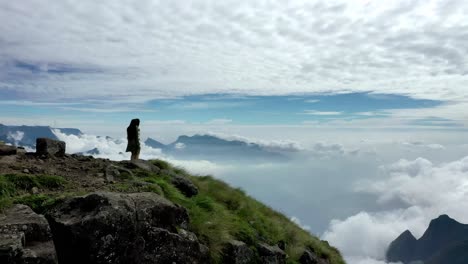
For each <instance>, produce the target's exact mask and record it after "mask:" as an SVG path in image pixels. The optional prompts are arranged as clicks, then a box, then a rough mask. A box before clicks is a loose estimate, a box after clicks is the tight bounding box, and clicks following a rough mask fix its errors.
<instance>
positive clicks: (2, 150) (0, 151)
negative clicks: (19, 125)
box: [0, 143, 18, 156]
mask: <svg viewBox="0 0 468 264" xmlns="http://www.w3.org/2000/svg"><path fill="white" fill-rule="evenodd" d="M17 151H18V150H17V148H16V147H14V146H8V145H4V144H1V143H0V156H8V155H16V153H17Z"/></svg>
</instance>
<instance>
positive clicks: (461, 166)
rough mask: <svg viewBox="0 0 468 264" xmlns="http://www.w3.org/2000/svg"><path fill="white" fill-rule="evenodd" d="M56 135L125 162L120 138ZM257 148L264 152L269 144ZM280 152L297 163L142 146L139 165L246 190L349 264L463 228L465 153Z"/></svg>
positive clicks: (328, 147)
mask: <svg viewBox="0 0 468 264" xmlns="http://www.w3.org/2000/svg"><path fill="white" fill-rule="evenodd" d="M54 133H55V134H56V135H57V137H58V138H59V139H60V140H63V141H65V142H66V143H67V152H69V153H77V152H86V151H88V150H91V149H94V148H97V149H98V150H99V154H97V155H95V157H99V158H109V159H112V160H123V159H129V158H130V154H129V153H126V152H125V148H126V145H127V141H126V139H124V138H122V139H112V138H109V137H99V136H94V135H88V134H83V135H80V136H75V135H66V134H63V133H61V132H60V131H59V130H55V131H54ZM225 138H229V137H227V136H225ZM232 139H237V140H239V139H241V138H240V137H238V136H233V138H232ZM245 141H247V142H249V141H250V142H252V141H253V140H247V139H245ZM262 144H263V145H265V146H267V145H269V143H268V142H267V141H264V142H263V143H262ZM271 145H272V146H278V143H272V144H271ZM279 146H281V147H283V148H284V147H285V146H286V147H288V146H290V148H291V149H295V151H294V152H295V153H297V152H298V151H300V152H301V153H303V155H296V156H295V159H294V160H292V161H289V162H287V163H285V164H281V163H273V162H272V163H268V162H265V163H261V164H258V163H257V164H232V163H229V162H219V161H216V162H214V161H210V160H181V159H177V158H176V157H172V156H168V155H165V154H164V153H162V152H161V150H159V149H154V148H151V147H149V146H146V145H144V144H143V145H142V150H141V158H143V159H153V158H162V159H166V160H168V161H170V162H172V163H173V164H175V165H177V166H182V167H184V168H187V169H188V170H190V171H191V172H193V173H195V174H201V175H206V174H211V175H214V176H216V177H218V178H221V179H223V180H226V181H227V182H229V183H230V184H233V185H235V186H237V187H241V188H243V189H245V190H246V191H247V192H248V193H249V194H251V195H252V196H253V197H255V198H257V199H259V200H261V201H263V202H265V203H267V204H268V205H270V206H272V207H273V208H275V209H277V210H279V211H282V212H283V213H285V214H287V215H289V216H290V217H291V220H292V221H294V222H295V223H297V224H298V225H300V226H301V227H303V228H304V229H305V230H308V231H310V232H312V233H314V234H316V235H318V236H321V238H322V239H324V240H328V241H329V242H330V243H331V244H332V245H334V246H336V247H337V248H339V249H340V251H341V252H342V254H343V255H344V256H345V258H346V260H347V262H348V263H350V264H383V263H386V262H385V261H384V260H385V251H386V249H387V247H388V245H389V243H390V242H391V241H392V240H394V239H395V238H396V237H397V236H398V235H399V234H401V233H402V232H403V231H405V230H407V229H409V230H410V231H411V232H412V233H413V234H414V235H415V236H416V237H417V238H418V237H420V236H421V235H422V234H423V232H424V231H425V229H426V228H427V226H428V224H429V222H430V220H431V219H433V218H436V217H437V216H439V215H440V214H448V215H449V216H451V217H452V218H454V219H456V220H458V221H460V222H465V223H468V212H467V211H466V208H467V207H468V156H464V155H461V153H468V152H466V151H468V145H458V146H457V148H458V152H457V151H452V152H451V153H457V155H447V157H450V159H452V160H445V161H444V158H443V156H444V153H445V152H446V151H450V148H451V147H450V146H444V145H441V144H436V143H424V142H407V141H402V142H399V143H398V144H395V143H394V142H393V143H392V144H391V146H392V148H388V149H392V150H393V151H394V152H395V151H396V152H397V153H399V154H400V155H401V156H403V157H405V158H402V159H399V160H396V161H395V160H394V161H393V162H391V161H390V160H392V159H394V158H393V157H395V155H396V154H395V153H393V154H391V155H390V154H389V155H384V154H383V153H380V152H382V151H384V150H385V149H386V148H385V147H382V146H381V147H378V146H372V144H370V145H369V144H368V145H367V147H364V143H363V146H362V147H361V148H355V147H354V148H347V147H345V146H343V145H341V144H338V143H325V142H317V143H315V144H313V145H311V146H310V147H308V148H304V147H303V146H299V145H297V144H296V143H294V144H293V143H285V144H283V145H279ZM291 146H292V147H291ZM379 149H382V151H380V152H379V151H378V150H379ZM447 153H448V152H447ZM420 156H427V157H430V158H422V157H420ZM454 156H456V157H458V158H453V157H454Z"/></svg>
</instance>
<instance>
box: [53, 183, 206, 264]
mask: <svg viewBox="0 0 468 264" xmlns="http://www.w3.org/2000/svg"><path fill="white" fill-rule="evenodd" d="M47 217H48V219H49V222H50V226H51V229H52V233H53V236H54V242H55V244H56V246H57V252H58V258H59V261H60V263H70V264H78V263H89V264H101V263H115V264H118V263H142V264H145V263H148V264H149V263H206V261H207V258H208V252H207V250H206V247H205V246H203V245H201V244H200V243H199V242H198V239H197V238H196V236H195V235H193V234H191V233H190V234H191V235H187V234H188V233H189V232H188V231H185V230H184V229H186V228H187V226H188V221H189V219H188V214H187V211H186V210H185V208H183V207H181V206H178V205H175V204H173V203H171V202H170V201H168V200H166V199H164V198H163V197H161V196H159V195H157V194H154V193H133V194H119V193H105V192H103V193H93V194H89V195H87V196H83V197H75V198H71V199H68V200H66V201H65V202H64V203H62V204H61V205H59V206H58V207H57V208H55V209H54V210H53V211H51V212H50V213H49V214H48V215H47Z"/></svg>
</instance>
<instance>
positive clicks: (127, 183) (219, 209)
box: [0, 160, 344, 264]
mask: <svg viewBox="0 0 468 264" xmlns="http://www.w3.org/2000/svg"><path fill="white" fill-rule="evenodd" d="M152 162H153V164H155V165H156V166H158V167H159V168H161V169H163V171H165V172H167V173H166V174H167V175H166V174H164V173H163V174H158V175H156V174H152V173H149V172H147V171H143V170H138V169H137V170H133V174H134V176H133V177H132V176H131V175H123V176H122V177H121V178H119V179H117V182H116V183H114V184H109V185H106V187H105V189H103V191H117V192H155V193H157V194H159V195H162V196H164V197H165V198H167V199H168V200H171V201H172V202H174V203H177V204H180V205H182V206H184V207H185V208H187V210H188V212H189V215H190V231H192V232H194V233H195V234H197V236H198V238H199V239H200V240H201V241H202V242H203V243H204V244H206V245H207V246H208V247H209V248H210V254H211V258H212V261H213V262H214V263H221V259H222V249H223V245H224V244H225V243H226V242H227V241H229V240H232V239H236V240H240V241H243V242H245V243H246V244H247V245H249V246H250V247H251V248H252V250H254V252H256V249H255V245H257V244H258V243H259V242H264V243H267V244H271V245H274V244H277V243H278V242H280V241H282V242H285V244H286V250H285V251H286V253H287V254H288V256H289V258H288V263H298V262H297V261H298V259H299V257H300V256H301V254H302V253H303V252H304V249H305V248H307V247H311V248H313V249H314V251H315V252H316V253H317V254H318V255H319V256H323V257H326V258H327V259H329V260H330V263H332V264H342V263H344V261H343V259H342V257H341V255H340V253H339V252H338V251H337V250H336V249H335V248H333V247H330V246H329V245H328V243H326V242H324V241H320V240H319V239H318V238H316V237H314V236H312V235H310V234H309V233H308V232H306V231H305V230H303V229H301V228H300V227H299V226H297V225H296V224H294V223H293V222H291V221H290V220H289V219H288V218H287V217H286V216H284V215H283V214H281V213H279V212H276V211H274V210H272V209H271V208H269V207H267V206H265V205H264V204H262V203H260V202H258V201H257V200H255V199H253V198H251V197H249V196H248V195H246V194H245V193H244V192H243V191H242V190H241V189H238V188H232V187H231V186H229V185H228V184H226V183H224V182H222V181H220V180H217V179H215V178H213V177H211V176H193V175H190V174H189V173H187V172H186V171H185V170H183V169H180V168H177V167H173V166H172V165H171V164H169V163H167V162H165V161H162V160H153V161H152ZM173 173H176V174H179V175H184V176H185V177H188V178H189V179H190V180H191V181H192V182H193V183H194V184H195V185H196V186H197V187H198V188H199V194H198V195H196V196H194V197H191V198H187V197H185V196H184V195H183V194H182V193H181V192H180V191H179V190H178V189H176V188H175V187H174V186H173V185H172V184H171V183H170V177H171V176H170V174H173ZM33 187H37V188H38V189H39V190H40V193H37V194H30V192H31V189H32V188H33ZM84 193H85V192H84V189H83V188H82V187H81V186H80V183H76V182H69V181H67V180H65V179H64V178H63V177H58V176H48V175H11V174H8V175H0V209H1V208H2V207H5V206H8V205H10V204H12V203H22V204H27V205H29V206H30V207H31V208H33V210H35V211H36V212H39V213H43V212H45V211H47V210H48V209H49V208H51V207H52V206H54V205H55V204H57V203H59V202H60V201H61V200H62V199H64V198H65V197H67V196H73V195H82V194H84Z"/></svg>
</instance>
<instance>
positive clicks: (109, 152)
mask: <svg viewBox="0 0 468 264" xmlns="http://www.w3.org/2000/svg"><path fill="white" fill-rule="evenodd" d="M53 132H54V134H55V135H56V136H57V137H58V138H59V140H63V141H65V143H66V149H67V153H78V152H86V151H88V150H91V149H94V148H97V149H98V150H99V154H95V155H93V156H94V157H96V158H108V159H111V160H128V159H130V153H127V152H125V149H126V147H127V140H126V139H124V138H122V139H117V140H116V139H112V138H107V137H99V136H94V135H89V134H82V135H80V136H75V135H66V134H64V133H61V132H60V130H58V129H54V130H53ZM140 158H142V159H156V158H162V159H164V160H167V161H169V162H171V163H172V164H174V165H176V166H181V167H183V168H186V169H188V170H189V171H190V172H191V173H194V174H200V175H207V174H212V175H220V174H223V173H224V172H225V171H227V170H232V169H233V167H232V166H230V165H220V164H216V163H214V162H211V161H207V160H179V159H176V158H174V157H171V156H167V155H163V154H162V153H161V150H160V149H155V148H151V147H149V146H146V145H145V144H142V145H141V153H140Z"/></svg>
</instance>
